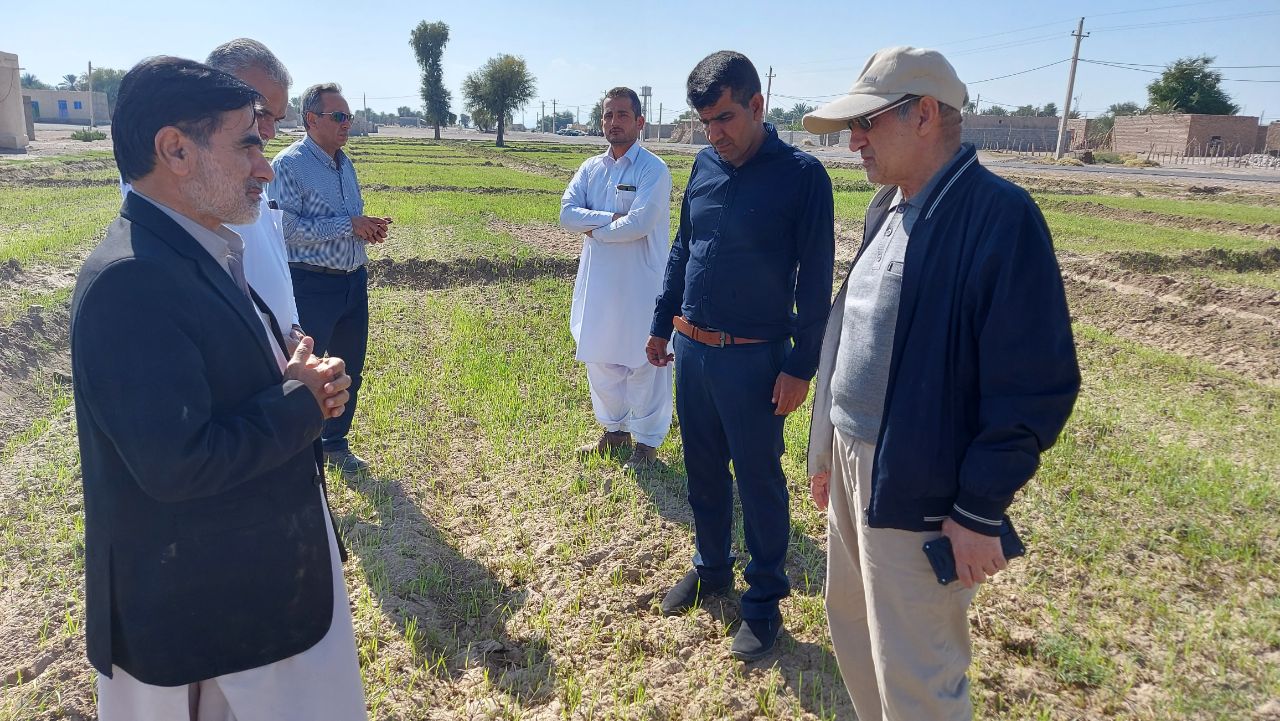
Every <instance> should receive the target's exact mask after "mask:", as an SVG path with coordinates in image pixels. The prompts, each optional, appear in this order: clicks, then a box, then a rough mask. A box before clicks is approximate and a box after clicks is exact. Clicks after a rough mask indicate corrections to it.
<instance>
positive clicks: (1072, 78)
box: [1053, 18, 1087, 160]
mask: <svg viewBox="0 0 1280 721" xmlns="http://www.w3.org/2000/svg"><path fill="white" fill-rule="evenodd" d="M1072 36H1073V37H1074V38H1075V39H1076V49H1075V50H1074V51H1073V52H1072V53H1071V71H1070V72H1069V73H1068V74H1067V99H1066V100H1063V101H1062V105H1063V108H1062V119H1061V120H1059V121H1058V145H1057V147H1056V148H1055V149H1054V151H1053V157H1054V159H1055V160H1057V159H1058V158H1061V157H1062V146H1063V145H1064V144H1065V143H1066V139H1067V116H1068V115H1070V114H1071V113H1070V110H1071V94H1072V93H1073V92H1075V85H1076V64H1077V63H1078V62H1080V41H1081V40H1083V39H1085V37H1087V35H1086V34H1085V32H1084V18H1080V23H1079V24H1078V25H1076V31H1075V32H1074V33H1072Z"/></svg>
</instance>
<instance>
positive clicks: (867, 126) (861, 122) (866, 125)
mask: <svg viewBox="0 0 1280 721" xmlns="http://www.w3.org/2000/svg"><path fill="white" fill-rule="evenodd" d="M919 97H920V96H919V95H908V96H906V97H905V98H903V99H901V100H899V101H898V102H896V103H890V104H888V105H886V106H884V107H883V108H880V109H879V110H877V111H875V112H874V113H871V114H869V115H859V116H858V117H856V118H853V119H852V120H850V121H849V129H850V130H853V129H854V128H855V127H856V128H858V129H859V130H861V131H862V132H864V133H866V132H870V130H871V119H872V118H874V117H876V116H877V115H882V114H884V113H887V112H889V111H890V110H893V109H894V108H896V107H898V106H900V105H906V104H907V103H909V102H911V101H912V100H915V99H917V98H919Z"/></svg>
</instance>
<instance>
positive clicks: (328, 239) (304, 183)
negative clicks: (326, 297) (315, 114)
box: [267, 137, 369, 270]
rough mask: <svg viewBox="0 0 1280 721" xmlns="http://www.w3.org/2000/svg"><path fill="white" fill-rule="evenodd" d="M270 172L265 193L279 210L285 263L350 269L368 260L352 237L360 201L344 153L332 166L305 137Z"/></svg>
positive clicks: (278, 158) (361, 245)
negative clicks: (287, 252) (271, 174)
mask: <svg viewBox="0 0 1280 721" xmlns="http://www.w3.org/2000/svg"><path fill="white" fill-rule="evenodd" d="M271 168H272V170H274V171H275V174H276V177H275V180H272V181H271V186H270V188H269V190H268V191H267V193H268V195H269V196H270V197H271V198H272V199H273V200H275V201H276V204H277V205H279V206H280V210H282V211H284V242H285V247H286V249H287V250H288V251H289V262H290V263H309V264H311V265H321V266H324V267H326V268H337V269H339V270H355V269H357V268H359V267H360V266H362V265H364V264H365V262H367V261H368V260H369V256H368V254H367V253H366V252H365V241H363V240H361V239H360V238H357V237H356V236H355V235H353V234H352V232H351V218H352V217H354V216H358V215H364V199H363V198H361V197H360V185H359V184H358V183H357V181H356V169H355V167H354V166H352V165H351V159H350V158H348V157H347V156H346V154H345V153H343V152H342V151H341V150H339V151H338V153H337V160H336V162H335V160H334V159H333V158H331V157H329V155H328V154H327V153H325V152H324V150H322V149H321V148H320V146H319V145H316V143H315V141H313V140H312V139H311V138H310V137H306V138H303V139H302V140H299V141H298V142H296V143H294V144H293V145H290V146H289V147H287V148H285V149H284V150H282V151H280V154H279V155H277V156H276V157H275V160H273V161H271Z"/></svg>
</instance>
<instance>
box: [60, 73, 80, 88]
mask: <svg viewBox="0 0 1280 721" xmlns="http://www.w3.org/2000/svg"><path fill="white" fill-rule="evenodd" d="M79 84H80V78H79V77H77V76H75V75H63V76H62V80H61V82H59V83H58V89H59V90H79V89H80V88H79V87H78V86H79Z"/></svg>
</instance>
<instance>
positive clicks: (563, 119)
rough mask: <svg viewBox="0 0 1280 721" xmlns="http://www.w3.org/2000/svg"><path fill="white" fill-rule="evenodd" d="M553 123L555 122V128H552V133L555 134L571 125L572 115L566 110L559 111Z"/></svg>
mask: <svg viewBox="0 0 1280 721" xmlns="http://www.w3.org/2000/svg"><path fill="white" fill-rule="evenodd" d="M554 121H555V127H554V128H552V132H555V131H556V130H559V129H561V128H567V127H569V126H570V125H573V113H571V112H569V111H568V110H561V111H560V112H558V113H556V114H555V118H554Z"/></svg>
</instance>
